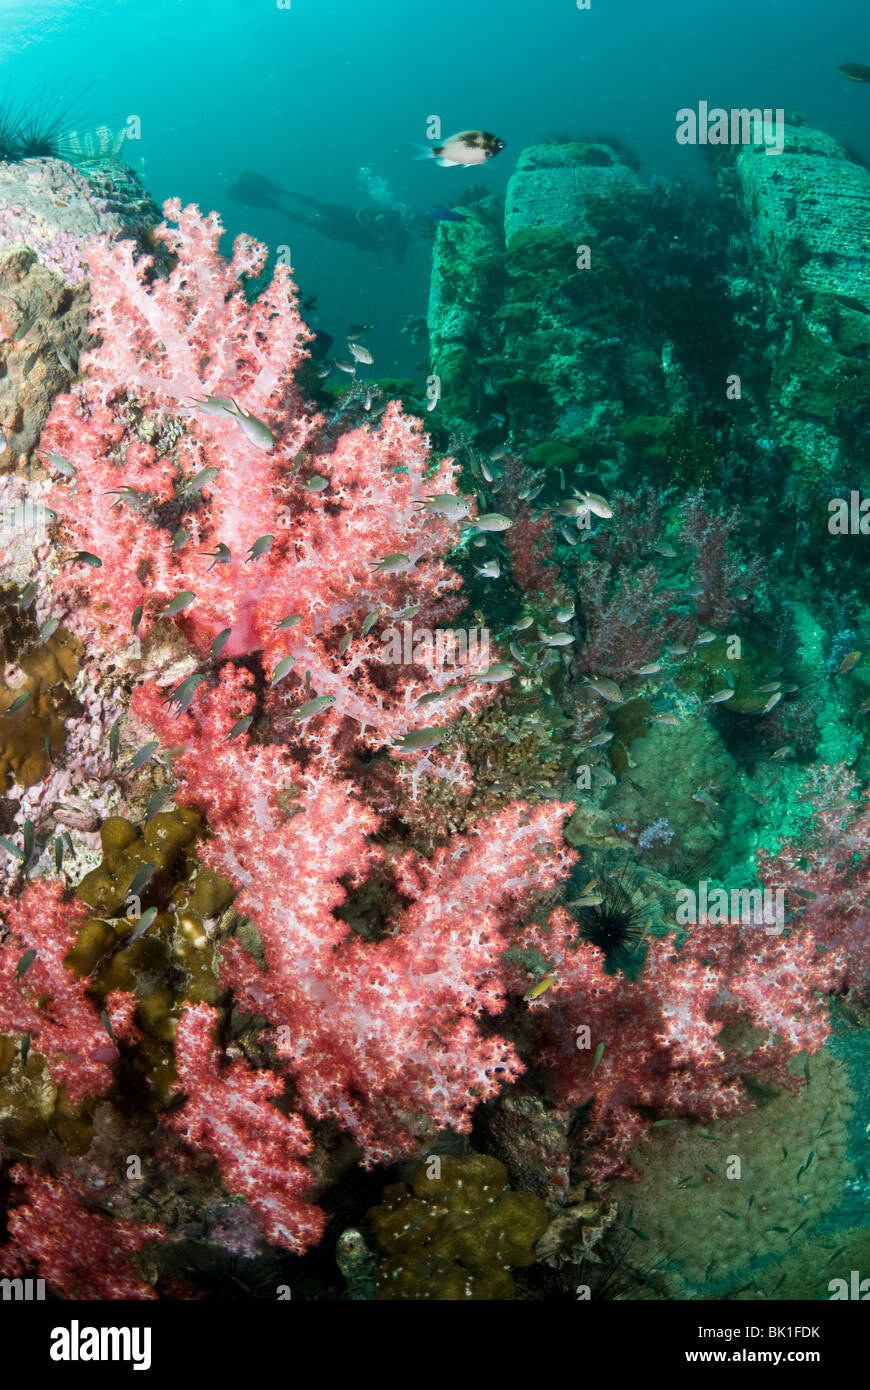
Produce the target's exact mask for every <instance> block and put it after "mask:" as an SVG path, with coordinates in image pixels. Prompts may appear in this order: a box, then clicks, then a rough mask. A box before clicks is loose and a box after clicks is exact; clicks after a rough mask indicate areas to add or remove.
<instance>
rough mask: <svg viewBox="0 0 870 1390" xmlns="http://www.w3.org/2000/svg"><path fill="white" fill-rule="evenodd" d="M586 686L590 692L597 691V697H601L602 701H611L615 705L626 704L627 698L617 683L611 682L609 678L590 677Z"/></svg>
mask: <svg viewBox="0 0 870 1390" xmlns="http://www.w3.org/2000/svg"><path fill="white" fill-rule="evenodd" d="M586 684H587V685H588V686H589V689H590V690H594V691H595V693H596V695H600V696H601V698H602V700H609V701H610V702H611V704H614V705H621V704H624V703H625V697H624V696H623V694H622V691H621V690H620V688H619V686H618V685H617V684H616V681H612V680H610V678H609V677H608V676H590V677H589V678H588V680H587V681H586Z"/></svg>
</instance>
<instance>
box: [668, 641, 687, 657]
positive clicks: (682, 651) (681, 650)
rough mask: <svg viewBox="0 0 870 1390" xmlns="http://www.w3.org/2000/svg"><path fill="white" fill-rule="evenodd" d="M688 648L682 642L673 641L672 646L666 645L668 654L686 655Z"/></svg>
mask: <svg viewBox="0 0 870 1390" xmlns="http://www.w3.org/2000/svg"><path fill="white" fill-rule="evenodd" d="M688 650H689V648H688V647H687V646H685V645H684V644H683V643H682V642H675V643H674V645H673V646H672V647H668V656H686V655H687V653H688Z"/></svg>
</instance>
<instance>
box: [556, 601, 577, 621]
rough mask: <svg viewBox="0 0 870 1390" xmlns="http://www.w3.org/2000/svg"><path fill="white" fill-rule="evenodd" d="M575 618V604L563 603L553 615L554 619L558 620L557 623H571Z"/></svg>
mask: <svg viewBox="0 0 870 1390" xmlns="http://www.w3.org/2000/svg"><path fill="white" fill-rule="evenodd" d="M573 616H574V605H573V603H562V604H560V605H559V607H558V608H557V609H556V610H555V611H554V613H553V617H554V618H555V619H556V622H557V623H570V621H571V619H572V618H573Z"/></svg>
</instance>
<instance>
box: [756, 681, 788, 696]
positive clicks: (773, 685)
mask: <svg viewBox="0 0 870 1390" xmlns="http://www.w3.org/2000/svg"><path fill="white" fill-rule="evenodd" d="M781 684H782V682H781V681H768V682H767V685H760V686H759V687H758V690H757V691H756V694H758V695H771V694H772V693H773V691H774V690H779V688H780V686H781Z"/></svg>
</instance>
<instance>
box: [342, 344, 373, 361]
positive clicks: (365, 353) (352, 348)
mask: <svg viewBox="0 0 870 1390" xmlns="http://www.w3.org/2000/svg"><path fill="white" fill-rule="evenodd" d="M347 350H348V352H349V353H350V355H351V357H355V358H356V360H357V362H362V363H363V364H364V365H365V366H366V367H370V366H371V365H372V364H373V362H374V360H375V359H374V358H373V357H372V354H371V353H370V352H369V350H368V348H367V347H365V346H364V345H363V344H362V343H348V345H347Z"/></svg>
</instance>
